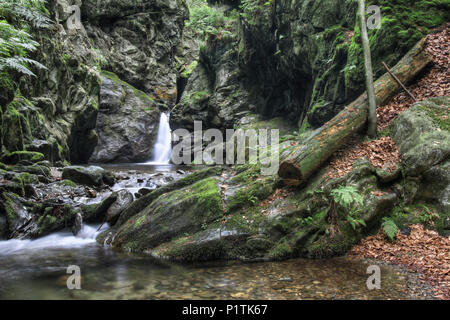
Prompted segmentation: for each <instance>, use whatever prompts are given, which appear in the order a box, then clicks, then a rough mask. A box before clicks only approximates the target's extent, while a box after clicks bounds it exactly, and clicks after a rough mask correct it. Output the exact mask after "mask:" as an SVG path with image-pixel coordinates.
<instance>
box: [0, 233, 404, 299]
mask: <svg viewBox="0 0 450 320" xmlns="http://www.w3.org/2000/svg"><path fill="white" fill-rule="evenodd" d="M96 227H97V226H84V227H83V230H82V231H81V232H80V234H79V235H78V236H77V237H74V236H73V235H72V234H71V233H70V232H69V231H63V232H59V233H56V234H53V235H49V236H47V237H43V238H41V239H38V240H9V241H2V242H0V279H1V281H0V299H407V298H408V296H407V295H406V294H405V290H406V280H405V276H404V275H402V274H401V273H399V272H398V271H396V269H393V268H391V267H382V271H381V275H382V288H381V290H372V291H370V290H368V289H367V287H366V280H367V277H368V275H367V274H366V270H367V267H368V264H367V263H365V262H362V261H359V260H352V259H349V258H335V259H327V260H307V259H295V260H289V261H284V262H265V263H252V264H244V263H238V262H215V263H204V264H200V265H180V264H174V263H169V262H165V261H159V260H156V259H154V258H151V257H149V256H146V255H137V254H130V253H124V252H120V251H116V250H113V249H110V248H106V247H103V246H101V245H99V244H97V243H96V242H95V236H96V234H97V231H96V230H97V228H96ZM69 265H77V266H79V267H80V269H81V290H69V289H68V288H67V279H68V277H69V276H70V274H67V268H68V266H69Z"/></svg>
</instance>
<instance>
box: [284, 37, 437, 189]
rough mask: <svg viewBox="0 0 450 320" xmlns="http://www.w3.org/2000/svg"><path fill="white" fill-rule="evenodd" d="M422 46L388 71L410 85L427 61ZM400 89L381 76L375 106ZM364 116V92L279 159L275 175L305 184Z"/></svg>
mask: <svg viewBox="0 0 450 320" xmlns="http://www.w3.org/2000/svg"><path fill="white" fill-rule="evenodd" d="M425 46H426V40H425V39H422V40H421V41H419V42H418V43H417V44H416V45H415V46H414V47H413V48H412V49H411V50H410V51H409V52H408V53H407V54H406V55H405V56H404V57H403V58H402V59H401V60H400V61H399V62H398V63H397V65H396V66H395V67H394V68H392V72H393V73H394V74H395V75H396V76H397V77H398V79H399V80H400V81H401V82H403V83H409V82H411V80H413V79H414V78H415V77H416V76H417V75H418V74H419V73H420V72H421V71H422V70H423V69H424V68H425V67H426V66H427V65H428V64H429V63H430V62H431V58H430V57H429V56H428V55H427V53H426V50H425ZM400 89H401V86H400V85H399V84H398V83H397V82H396V81H395V80H394V79H393V78H392V77H391V76H390V75H389V74H388V73H386V74H384V75H383V76H382V77H380V78H379V79H378V80H377V81H376V82H375V99H376V102H377V105H378V106H382V105H384V104H386V103H387V102H388V101H389V100H390V99H391V98H392V97H393V96H394V95H395V94H396V93H397V92H398V91H399V90H400ZM367 114H368V100H367V93H364V94H362V95H361V96H360V97H359V98H358V99H356V100H355V101H354V102H352V103H351V104H350V105H348V106H347V107H346V108H345V109H344V110H342V111H341V112H339V113H338V114H337V115H336V116H335V117H334V118H333V119H331V120H330V121H328V122H327V123H326V124H324V125H323V126H322V127H321V128H319V129H318V130H316V132H314V134H313V135H312V136H311V137H309V138H308V139H307V140H306V141H305V142H303V143H302V144H301V145H299V146H298V147H296V149H295V150H294V151H293V152H292V153H291V154H290V155H289V156H287V158H286V159H282V161H281V163H280V168H279V170H278V175H279V176H280V177H281V178H283V179H285V181H287V182H289V184H295V185H299V184H301V183H303V182H305V181H306V180H307V179H308V178H309V177H310V176H311V175H312V174H313V173H314V172H315V171H316V170H317V169H319V168H320V167H321V166H322V165H323V163H324V162H325V161H327V160H328V158H329V157H330V156H331V155H332V154H333V153H334V152H335V151H337V150H338V149H339V148H340V147H341V146H342V145H343V144H344V143H345V142H346V141H347V139H348V138H349V137H350V136H351V135H353V134H354V133H355V132H356V131H358V130H360V129H361V128H362V127H363V126H364V125H365V124H366V121H367ZM294 182H295V183H294Z"/></svg>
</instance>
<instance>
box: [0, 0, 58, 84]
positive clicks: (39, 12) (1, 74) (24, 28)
mask: <svg viewBox="0 0 450 320" xmlns="http://www.w3.org/2000/svg"><path fill="white" fill-rule="evenodd" d="M44 4H45V1H44V0H2V2H0V85H1V86H3V87H11V86H12V79H11V76H10V73H9V72H10V71H15V72H18V73H19V74H24V75H28V76H34V73H33V72H32V71H31V70H30V66H31V65H33V66H35V67H38V68H41V69H43V68H45V67H44V66H43V65H42V64H40V63H39V62H37V61H35V60H33V59H30V58H28V55H29V53H30V52H33V51H35V50H36V49H37V47H38V46H39V43H38V42H36V41H34V40H33V38H32V36H31V35H30V33H29V31H30V30H31V28H35V29H39V28H48V27H49V26H50V25H51V20H50V19H49V18H48V17H47V14H48V11H47V10H46V9H45V6H44Z"/></svg>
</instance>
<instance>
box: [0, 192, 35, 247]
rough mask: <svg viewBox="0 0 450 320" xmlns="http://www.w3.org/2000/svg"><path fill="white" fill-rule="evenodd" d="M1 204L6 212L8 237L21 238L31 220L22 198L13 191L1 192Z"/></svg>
mask: <svg viewBox="0 0 450 320" xmlns="http://www.w3.org/2000/svg"><path fill="white" fill-rule="evenodd" d="M1 201H2V202H1V206H2V209H3V212H5V213H6V221H7V225H8V237H9V238H21V237H23V232H24V229H25V228H26V226H27V225H28V224H29V222H30V221H31V220H32V214H31V213H30V212H29V209H28V208H27V207H25V206H24V205H23V202H24V201H25V200H24V199H22V198H20V197H18V196H17V195H15V194H13V193H3V194H2V196H1Z"/></svg>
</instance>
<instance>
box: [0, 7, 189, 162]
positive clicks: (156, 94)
mask: <svg viewBox="0 0 450 320" xmlns="http://www.w3.org/2000/svg"><path fill="white" fill-rule="evenodd" d="M71 5H78V7H79V8H80V12H81V23H82V28H81V29H80V30H72V31H70V30H69V29H68V28H67V21H68V19H70V17H71V16H72V15H73V13H72V10H70V9H69V8H70V6H71ZM47 7H48V10H49V12H50V14H51V19H52V20H53V22H54V27H52V28H51V29H49V30H34V31H33V35H34V38H35V39H36V40H38V41H39V43H40V47H39V50H38V52H37V53H36V54H35V56H34V57H33V58H34V59H35V60H37V61H40V62H41V63H42V64H43V65H45V66H46V67H47V70H40V71H37V77H36V78H25V77H19V76H18V77H17V83H18V85H17V90H10V91H8V92H7V94H4V95H3V94H2V123H3V124H2V135H1V147H2V152H3V153H4V154H5V155H7V154H8V153H10V152H14V151H19V150H20V151H21V150H26V151H36V152H41V153H43V154H44V156H45V158H46V159H47V160H50V161H58V160H69V161H71V162H75V163H84V162H87V161H96V162H108V161H144V160H147V159H148V158H149V157H150V156H151V149H152V141H153V140H154V138H155V135H156V132H157V124H158V121H159V113H160V111H161V110H167V109H169V108H171V107H172V106H173V105H174V104H175V102H176V98H177V68H176V59H175V56H176V55H177V48H178V47H179V46H180V42H181V37H182V30H183V26H184V20H185V19H186V18H187V13H188V11H187V10H188V9H187V6H186V3H185V2H184V1H182V0H178V1H150V2H148V1H137V2H136V1H123V0H114V1H108V2H107V3H106V2H104V1H102V2H98V1H83V2H81V1H68V0H58V1H55V0H52V1H49V2H48V4H47ZM183 54H187V53H186V51H185V52H181V55H183ZM102 70H106V71H109V72H112V73H113V74H112V75H111V77H113V78H114V79H116V78H117V79H118V81H119V82H120V83H121V85H120V86H123V88H128V89H127V90H125V91H127V94H126V95H124V94H122V97H126V98H123V99H119V100H117V101H116V102H115V106H114V108H109V107H108V102H109V101H108V99H109V98H110V97H109V96H108V94H105V95H102V94H101V88H103V89H104V90H103V92H107V93H108V89H111V88H107V87H108V85H107V84H106V85H102V77H101V75H100V74H101V72H102ZM104 79H105V78H104ZM120 86H119V87H120ZM115 89H117V90H115V91H114V90H113V94H116V95H119V97H120V90H119V89H118V88H117V87H116V88H115ZM139 89H140V90H139ZM14 91H15V92H14ZM109 92H110V93H111V90H109ZM109 100H110V99H109ZM133 101H134V102H133ZM136 101H137V102H139V103H137V105H138V107H136V109H137V110H136V112H138V113H139V112H141V113H143V114H144V115H145V113H148V116H139V115H138V114H136V112H131V113H130V112H128V111H127V110H129V109H130V108H134V107H135V106H136V103H135V102H136ZM99 106H100V108H99ZM139 110H140V111H139ZM118 114H120V115H121V116H119V117H118V116H117V115H118ZM133 115H134V116H133ZM141 115H142V114H141ZM125 117H126V118H127V123H128V124H129V128H130V129H129V130H115V129H114V128H116V127H117V125H119V124H120V123H121V122H123V121H122V120H123V119H124V118H125ZM98 118H99V119H100V120H101V121H100V125H97V119H98ZM142 131H145V132H144V133H143V132H142ZM111 133H113V134H111ZM140 133H142V137H139V138H138V137H137V136H138V135H139V134H140ZM99 136H100V140H99ZM114 150H115V151H114ZM137 150H139V151H137ZM93 153H94V155H93ZM102 153H109V154H108V155H107V156H101V155H100V154H102ZM117 153H120V156H119V155H118V154H117Z"/></svg>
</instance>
